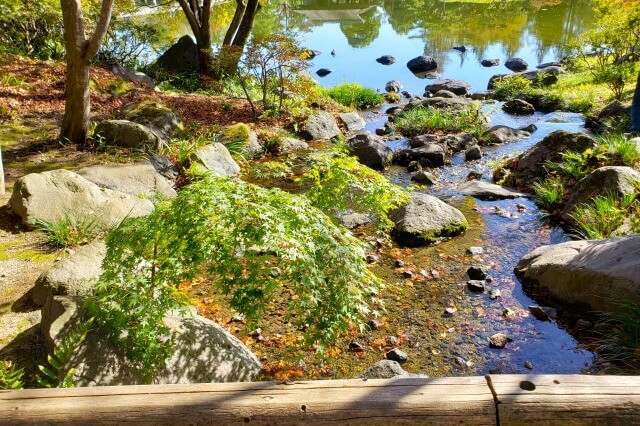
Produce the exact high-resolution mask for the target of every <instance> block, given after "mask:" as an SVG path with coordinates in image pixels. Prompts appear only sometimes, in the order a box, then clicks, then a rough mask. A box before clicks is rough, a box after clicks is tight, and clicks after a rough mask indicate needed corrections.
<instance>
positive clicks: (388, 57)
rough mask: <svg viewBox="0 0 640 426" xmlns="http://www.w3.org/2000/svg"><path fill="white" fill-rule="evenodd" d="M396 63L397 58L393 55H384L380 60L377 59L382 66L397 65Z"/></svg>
mask: <svg viewBox="0 0 640 426" xmlns="http://www.w3.org/2000/svg"><path fill="white" fill-rule="evenodd" d="M395 61H396V58H394V57H393V56H391V55H382V56H380V57H379V58H378V59H376V62H377V63H379V64H382V65H391V64H393V63H395Z"/></svg>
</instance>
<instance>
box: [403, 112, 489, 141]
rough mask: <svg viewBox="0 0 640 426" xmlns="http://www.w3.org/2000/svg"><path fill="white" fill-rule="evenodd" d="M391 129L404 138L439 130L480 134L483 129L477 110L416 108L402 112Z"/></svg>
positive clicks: (481, 119) (481, 118)
mask: <svg viewBox="0 0 640 426" xmlns="http://www.w3.org/2000/svg"><path fill="white" fill-rule="evenodd" d="M392 127H393V128H394V130H396V131H397V132H400V133H402V134H403V135H406V136H411V135H418V134H424V133H430V132H435V131H438V130H441V131H443V132H446V133H457V132H469V133H475V134H480V133H482V130H483V128H484V126H483V116H482V113H481V112H480V111H479V109H470V110H466V111H463V112H459V113H451V112H446V111H443V110H441V109H437V108H424V107H417V108H412V109H410V110H408V111H403V112H402V114H400V115H398V116H397V117H396V118H395V121H394V122H393V125H392Z"/></svg>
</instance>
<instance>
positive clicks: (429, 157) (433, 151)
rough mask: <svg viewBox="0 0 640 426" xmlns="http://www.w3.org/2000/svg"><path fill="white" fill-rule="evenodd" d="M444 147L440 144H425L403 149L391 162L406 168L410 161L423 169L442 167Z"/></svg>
mask: <svg viewBox="0 0 640 426" xmlns="http://www.w3.org/2000/svg"><path fill="white" fill-rule="evenodd" d="M445 156H446V153H445V147H443V146H442V145H441V144H435V143H431V144H426V145H423V146H421V147H419V148H413V149H403V150H401V151H398V152H396V153H395V154H394V156H393V162H394V163H396V164H399V165H401V166H408V165H409V163H411V162H412V161H417V162H418V163H420V164H421V165H422V166H425V167H440V166H444V160H445Z"/></svg>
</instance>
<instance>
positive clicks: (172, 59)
mask: <svg viewBox="0 0 640 426" xmlns="http://www.w3.org/2000/svg"><path fill="white" fill-rule="evenodd" d="M156 65H158V66H159V67H160V68H163V69H165V70H169V71H174V72H177V73H185V72H190V71H191V72H197V71H198V47H197V46H196V43H195V42H194V41H193V39H192V38H191V37H190V36H188V35H185V36H182V37H180V39H179V40H178V42H177V43H176V44H174V45H173V46H171V47H170V48H169V49H168V50H167V51H166V52H164V53H163V54H162V55H161V56H160V57H159V58H158V59H157V61H156Z"/></svg>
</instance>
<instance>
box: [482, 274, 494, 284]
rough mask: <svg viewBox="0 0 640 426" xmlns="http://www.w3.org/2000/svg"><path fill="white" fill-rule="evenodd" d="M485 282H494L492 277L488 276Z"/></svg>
mask: <svg viewBox="0 0 640 426" xmlns="http://www.w3.org/2000/svg"><path fill="white" fill-rule="evenodd" d="M484 280H485V281H486V282H488V283H492V282H493V277H492V276H491V275H487V277H486V278H485V279H484Z"/></svg>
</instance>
